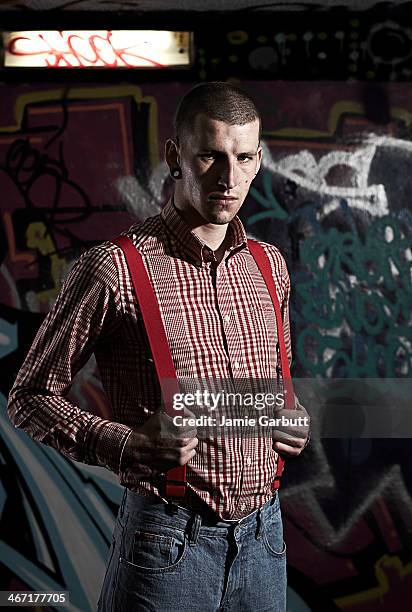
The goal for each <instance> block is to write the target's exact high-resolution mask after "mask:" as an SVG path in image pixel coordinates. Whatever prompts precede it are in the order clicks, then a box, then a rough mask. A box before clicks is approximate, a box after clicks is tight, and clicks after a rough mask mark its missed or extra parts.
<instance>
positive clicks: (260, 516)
mask: <svg viewBox="0 0 412 612" xmlns="http://www.w3.org/2000/svg"><path fill="white" fill-rule="evenodd" d="M262 510H263V508H259V510H258V513H257V517H256V522H257V529H256V539H257V540H260V538H261V537H262V534H263V520H264V519H263V512H262Z"/></svg>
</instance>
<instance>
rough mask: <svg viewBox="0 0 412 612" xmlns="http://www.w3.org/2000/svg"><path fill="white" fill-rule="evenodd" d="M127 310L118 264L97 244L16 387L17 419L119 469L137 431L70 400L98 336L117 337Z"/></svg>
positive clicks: (65, 448) (67, 450)
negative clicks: (122, 301) (123, 306)
mask: <svg viewBox="0 0 412 612" xmlns="http://www.w3.org/2000/svg"><path fill="white" fill-rule="evenodd" d="M120 316H121V304H120V300H119V291H118V281H117V270H116V267H115V264H114V262H113V260H112V257H111V255H110V253H109V252H108V251H107V250H105V249H104V248H102V247H101V245H98V246H96V247H92V248H91V249H89V250H88V251H86V252H85V253H83V254H82V255H81V256H80V258H79V259H78V260H77V261H76V262H75V264H74V265H73V267H72V268H71V270H70V272H69V274H68V275H67V277H66V280H65V281H64V283H63V285H62V288H61V290H60V292H59V295H58V297H57V299H56V301H55V303H54V305H53V307H52V309H51V310H50V312H49V313H48V315H47V316H46V318H45V319H44V321H43V323H42V325H41V326H40V328H39V330H38V332H37V334H36V337H35V339H34V341H33V344H32V346H31V348H30V350H29V352H28V354H27V356H26V359H25V360H24V362H23V364H22V366H21V368H20V370H19V372H18V374H17V378H16V380H15V382H14V385H13V387H12V389H11V391H10V393H9V398H8V414H9V418H10V420H11V422H12V423H13V425H14V426H15V427H17V428H21V429H23V430H24V431H26V433H27V434H28V435H29V436H31V437H32V438H33V439H34V440H37V441H38V442H41V443H43V444H47V445H49V446H52V447H53V448H55V449H56V450H58V451H60V452H61V453H62V454H63V455H65V456H66V457H69V458H70V459H74V460H75V461H80V462H82V463H87V464H90V465H99V466H102V467H106V468H108V469H109V470H111V471H113V472H115V473H116V474H118V473H119V466H120V458H121V454H122V451H123V448H124V445H125V443H126V439H127V437H128V435H129V434H130V433H131V431H132V429H131V428H130V427H128V426H126V425H123V424H121V423H116V422H113V421H109V420H107V419H103V418H101V417H99V416H97V415H95V414H92V413H89V412H87V411H85V410H82V409H80V408H79V407H78V406H76V405H75V404H73V403H72V402H71V401H69V400H68V399H67V398H66V395H67V394H68V392H69V390H70V387H71V385H72V381H73V378H74V376H75V375H76V373H77V372H78V371H79V370H80V369H81V368H82V367H83V365H84V364H85V363H86V362H87V361H88V359H89V357H90V356H91V354H92V353H93V351H94V348H95V346H96V344H97V343H98V342H110V337H111V335H112V334H113V333H114V332H115V331H116V329H117V327H118V325H119V322H120Z"/></svg>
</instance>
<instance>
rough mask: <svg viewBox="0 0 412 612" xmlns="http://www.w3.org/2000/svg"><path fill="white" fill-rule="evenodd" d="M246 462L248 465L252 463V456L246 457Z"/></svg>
mask: <svg viewBox="0 0 412 612" xmlns="http://www.w3.org/2000/svg"><path fill="white" fill-rule="evenodd" d="M246 463H247V464H248V465H252V458H251V457H248V458H247V459H246Z"/></svg>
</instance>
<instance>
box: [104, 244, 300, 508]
mask: <svg viewBox="0 0 412 612" xmlns="http://www.w3.org/2000/svg"><path fill="white" fill-rule="evenodd" d="M112 242H113V243H114V244H117V245H118V246H119V247H120V248H121V249H122V251H123V253H124V255H125V258H126V261H127V266H128V268H129V272H130V276H131V279H132V283H133V287H134V290H135V294H136V297H137V300H138V303H139V307H140V311H141V313H142V317H143V322H144V324H145V327H146V333H147V336H148V339H149V344H150V348H151V351H152V354H153V360H154V363H155V367H156V372H157V376H158V379H159V383H160V388H161V390H162V396H163V401H164V404H165V410H166V412H167V414H169V415H170V416H175V414H177V413H175V408H174V407H173V401H172V398H173V395H174V393H180V388H179V384H178V381H177V375H176V370H175V367H174V364H173V360H172V356H171V354H170V349H169V345H168V342H167V338H166V333H165V330H164V326H163V322H162V319H161V315H160V309H159V305H158V302H157V299H156V296H155V293H154V291H153V287H152V285H151V282H150V279H149V276H148V274H147V272H146V268H145V265H144V263H143V259H142V256H141V254H140V252H139V251H138V250H137V249H136V247H135V246H134V244H133V242H132V241H131V240H130V238H128V237H127V236H118V237H117V238H115V239H114V240H112ZM248 246H249V249H250V251H251V253H252V255H253V257H254V259H255V261H256V264H257V266H258V268H259V270H260V272H261V274H262V276H263V278H264V280H265V283H266V286H267V288H268V291H269V293H270V297H271V299H272V302H273V306H274V308H275V314H276V326H277V331H278V342H279V349H280V360H281V370H282V379H283V387H284V391H285V407H286V408H294V406H295V401H294V393H293V385H292V378H291V375H290V370H289V362H288V357H287V352H286V346H285V339H284V335H283V322H282V315H281V312H280V306H279V301H278V298H277V294H276V287H275V282H274V280H273V276H272V270H271V267H270V262H269V259H268V257H267V255H266V253H265V251H264V249H263V247H262V246H261V245H260V244H259V243H258V242H256V241H254V240H248ZM166 383H167V384H166ZM179 414H180V413H179ZM284 463H285V462H284V460H283V459H282V457H281V456H280V455H279V457H278V464H277V470H276V476H275V482H274V483H273V486H272V488H273V489H278V488H279V486H280V477H281V475H282V472H283V468H284ZM186 487H187V482H186V465H183V466H178V467H176V468H172V469H170V470H169V471H168V472H167V474H166V483H165V491H164V495H165V497H184V496H185V493H186Z"/></svg>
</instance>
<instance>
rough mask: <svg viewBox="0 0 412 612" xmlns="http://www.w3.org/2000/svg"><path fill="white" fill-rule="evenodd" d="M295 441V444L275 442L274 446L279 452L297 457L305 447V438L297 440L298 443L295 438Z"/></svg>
mask: <svg viewBox="0 0 412 612" xmlns="http://www.w3.org/2000/svg"><path fill="white" fill-rule="evenodd" d="M294 442H295V445H291V444H285V443H284V442H275V443H274V444H273V448H274V449H275V451H276V452H278V453H282V454H284V455H287V456H289V457H297V456H298V455H300V453H301V452H302V450H303V447H304V446H305V440H302V439H301V438H299V439H298V440H297V442H298V443H299V444H296V440H294Z"/></svg>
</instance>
